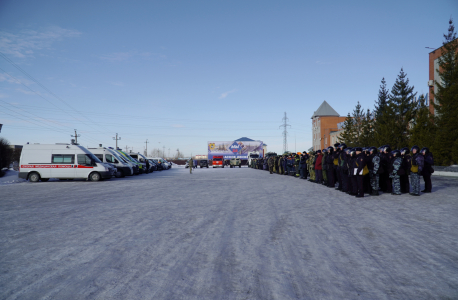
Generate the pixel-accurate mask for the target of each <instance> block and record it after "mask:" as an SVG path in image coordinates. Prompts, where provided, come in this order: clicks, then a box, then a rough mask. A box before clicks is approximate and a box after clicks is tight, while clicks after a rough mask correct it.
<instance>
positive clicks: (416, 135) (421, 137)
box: [410, 95, 436, 149]
mask: <svg viewBox="0 0 458 300" xmlns="http://www.w3.org/2000/svg"><path fill="white" fill-rule="evenodd" d="M425 102H426V100H425V96H424V95H420V97H419V99H418V112H417V116H416V117H415V119H414V120H413V122H412V123H411V130H410V147H412V146H413V145H418V146H420V147H428V148H430V149H431V148H432V147H433V144H434V137H435V134H436V126H435V124H434V119H433V116H432V115H431V113H430V111H429V106H426V105H425Z"/></svg>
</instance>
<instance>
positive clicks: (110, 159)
mask: <svg viewBox="0 0 458 300" xmlns="http://www.w3.org/2000/svg"><path fill="white" fill-rule="evenodd" d="M88 150H89V151H91V152H92V154H94V155H95V157H97V158H98V159H100V161H102V162H104V163H109V164H112V165H114V166H115V167H116V169H117V171H116V174H115V176H116V177H117V178H121V177H125V176H126V175H127V176H130V175H133V174H134V171H133V169H132V166H130V165H128V164H127V163H126V162H124V161H123V160H122V159H121V158H120V157H119V156H118V155H117V154H114V153H112V152H111V151H110V149H107V148H105V147H99V148H88Z"/></svg>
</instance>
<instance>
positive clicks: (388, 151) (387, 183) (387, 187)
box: [380, 145, 393, 193]
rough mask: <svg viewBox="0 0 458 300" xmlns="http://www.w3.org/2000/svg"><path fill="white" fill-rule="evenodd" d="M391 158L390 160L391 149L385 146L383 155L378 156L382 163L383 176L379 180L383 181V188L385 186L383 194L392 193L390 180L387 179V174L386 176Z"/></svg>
mask: <svg viewBox="0 0 458 300" xmlns="http://www.w3.org/2000/svg"><path fill="white" fill-rule="evenodd" d="M391 158H392V157H391V147H390V146H388V145H387V146H385V147H384V149H383V153H382V155H381V156H380V160H381V161H382V166H383V170H384V171H385V172H383V176H381V180H383V181H384V186H385V190H384V192H385V193H392V192H393V189H392V186H391V185H392V183H391V178H390V177H389V174H388V170H389V167H390V164H391Z"/></svg>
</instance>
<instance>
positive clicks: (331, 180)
mask: <svg viewBox="0 0 458 300" xmlns="http://www.w3.org/2000/svg"><path fill="white" fill-rule="evenodd" d="M326 165H327V169H326V172H327V174H326V175H327V176H328V187H330V188H335V187H336V179H335V176H334V167H335V166H334V148H332V146H329V147H328V155H327V156H326Z"/></svg>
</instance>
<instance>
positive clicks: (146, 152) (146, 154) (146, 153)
mask: <svg viewBox="0 0 458 300" xmlns="http://www.w3.org/2000/svg"><path fill="white" fill-rule="evenodd" d="M148 143H149V142H148V139H146V142H145V144H146V150H145V156H148Z"/></svg>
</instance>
